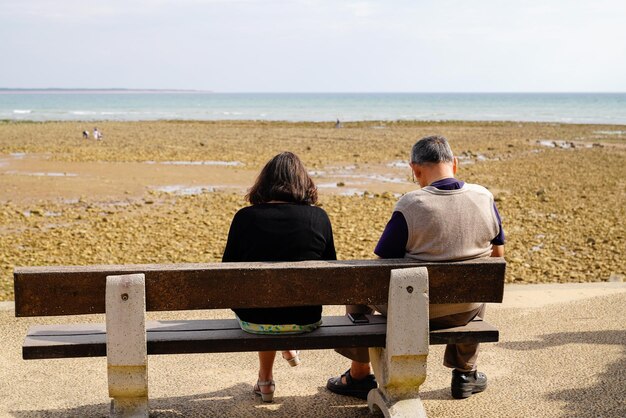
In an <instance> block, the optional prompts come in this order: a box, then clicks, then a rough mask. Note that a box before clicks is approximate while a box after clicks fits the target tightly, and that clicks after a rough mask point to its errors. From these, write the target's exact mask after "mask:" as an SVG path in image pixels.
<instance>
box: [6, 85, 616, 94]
mask: <svg viewBox="0 0 626 418" xmlns="http://www.w3.org/2000/svg"><path fill="white" fill-rule="evenodd" d="M83 91H84V92H96V93H99V92H129V93H143V92H155V93H170V92H171V93H206V94H311V95H315V94H398V95H401V94H496V95H497V94H521V95H523V94H532V95H539V94H548V95H551V94H556V95H559V94H626V91H584V90H579V91H462V90H459V91H219V90H204V89H176V88H130V87H76V88H74V87H0V92H18V93H19V92H42V93H54V92H83Z"/></svg>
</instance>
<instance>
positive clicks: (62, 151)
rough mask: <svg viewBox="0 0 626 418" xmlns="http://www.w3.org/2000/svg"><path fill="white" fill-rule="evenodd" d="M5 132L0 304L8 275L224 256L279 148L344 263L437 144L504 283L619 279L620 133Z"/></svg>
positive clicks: (389, 125) (366, 254)
mask: <svg viewBox="0 0 626 418" xmlns="http://www.w3.org/2000/svg"><path fill="white" fill-rule="evenodd" d="M97 127H98V129H99V130H100V131H101V132H102V133H103V134H104V139H103V140H102V141H94V140H93V139H89V140H85V139H83V138H82V136H81V132H82V131H83V130H85V129H93V123H92V122H89V124H88V123H85V122H42V123H35V122H11V121H5V122H0V202H1V206H0V300H12V299H13V285H12V273H13V269H14V267H15V266H38V265H82V264H128V263H133V264H135V263H179V262H214V261H219V260H221V255H222V251H223V248H224V245H225V242H226V238H227V234H228V228H229V225H230V221H231V219H232V216H233V215H234V213H235V212H236V211H237V210H238V209H239V208H241V207H243V206H245V205H246V202H245V199H244V196H245V192H246V189H247V188H248V187H249V186H250V185H251V184H252V182H253V181H254V178H255V176H256V174H257V173H258V172H259V170H260V169H261V168H262V166H263V164H264V163H265V162H266V161H267V160H268V159H269V158H271V157H272V156H273V155H275V154H276V153H278V152H281V151H284V150H289V151H293V152H295V153H296V154H298V155H299V156H300V157H301V158H302V160H303V161H304V163H305V164H306V166H307V168H308V169H309V171H310V173H311V175H312V177H313V179H314V180H315V182H316V184H317V185H318V187H319V192H320V205H321V206H322V207H323V208H324V209H325V210H326V211H327V212H328V214H329V216H330V218H331V222H332V224H333V230H334V234H335V243H336V247H337V255H338V258H340V259H365V258H372V257H374V254H373V248H374V246H375V245H376V242H377V240H378V238H379V237H380V234H381V232H382V230H383V228H384V226H385V224H386V222H387V220H388V219H389V216H390V215H391V212H392V210H393V206H394V203H395V201H396V200H397V199H398V197H399V196H401V195H402V193H406V192H408V191H410V190H413V189H414V188H415V187H416V185H414V184H413V183H412V182H411V179H410V171H409V169H408V164H407V162H408V158H409V155H408V154H409V150H410V147H411V145H412V144H413V143H414V142H415V141H416V140H417V139H419V138H421V137H423V136H426V135H431V134H441V135H444V136H446V137H447V138H448V139H449V140H450V143H451V146H452V149H453V151H454V152H455V154H456V155H457V156H458V157H459V160H460V167H459V171H458V173H457V177H459V178H460V179H462V180H464V181H466V182H471V183H478V184H482V185H484V186H485V187H487V188H489V189H490V190H491V191H492V193H493V194H494V196H495V198H496V204H497V206H498V209H499V211H500V214H501V215H502V220H503V225H504V228H505V233H506V236H507V244H506V247H505V248H506V260H507V262H508V270H507V282H509V283H578V282H592V281H613V282H619V281H624V278H625V275H626V270H625V269H626V267H625V264H626V263H624V260H623V254H624V253H625V250H626V227H625V225H626V223H625V221H624V217H625V215H626V205H625V202H626V199H625V197H626V190H625V189H626V168H625V167H626V126H623V125H575V124H555V123H518V122H379V121H371V122H358V123H356V122H355V123H344V124H343V125H342V127H341V128H339V129H338V128H336V127H335V125H334V123H309V122H306V123H305V122H302V123H293V122H260V121H228V122H227V121H220V122H188V121H159V122H98V123H97Z"/></svg>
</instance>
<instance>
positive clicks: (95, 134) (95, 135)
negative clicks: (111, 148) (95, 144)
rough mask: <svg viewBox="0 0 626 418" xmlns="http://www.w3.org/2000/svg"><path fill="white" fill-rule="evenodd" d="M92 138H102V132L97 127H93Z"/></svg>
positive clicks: (97, 139)
mask: <svg viewBox="0 0 626 418" xmlns="http://www.w3.org/2000/svg"><path fill="white" fill-rule="evenodd" d="M93 139H95V140H96V141H100V140H101V139H102V133H101V132H100V131H99V130H98V128H93Z"/></svg>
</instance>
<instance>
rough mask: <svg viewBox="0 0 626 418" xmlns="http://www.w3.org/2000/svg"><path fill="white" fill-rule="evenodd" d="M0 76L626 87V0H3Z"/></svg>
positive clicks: (10, 82)
mask: <svg viewBox="0 0 626 418" xmlns="http://www.w3.org/2000/svg"><path fill="white" fill-rule="evenodd" d="M0 87H32V88H43V87H65V88H71V87H80V88H98V87H102V88H112V87H123V88H175V89H201V90H212V91H216V92H497V91H501V92H502V91H503V92H511V91H512V92H518V91H520V92H524V91H532V92H539V91H550V92H554V91H576V92H578V91H592V92H594V91H621V92H624V91H626V0H594V1H578V0H524V1H501V0H484V1H483V0H473V1H467V0H431V1H428V0H406V1H403V0H398V1H393V0H388V1H383V0H380V1H374V0H372V1H352V0H346V1H341V0H334V1H333V0H106V1H105V0H98V1H91V0H0Z"/></svg>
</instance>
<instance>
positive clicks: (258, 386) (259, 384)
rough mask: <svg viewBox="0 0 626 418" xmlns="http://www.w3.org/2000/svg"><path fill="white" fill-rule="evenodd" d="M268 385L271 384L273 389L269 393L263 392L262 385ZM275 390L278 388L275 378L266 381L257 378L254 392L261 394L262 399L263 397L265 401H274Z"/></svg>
mask: <svg viewBox="0 0 626 418" xmlns="http://www.w3.org/2000/svg"><path fill="white" fill-rule="evenodd" d="M266 386H269V387H270V389H271V390H270V391H269V392H268V393H263V392H261V387H266ZM275 390H276V384H275V383H274V381H273V380H266V381H260V380H257V381H256V385H254V393H256V394H257V395H260V396H261V399H263V402H272V401H273V400H274V391H275Z"/></svg>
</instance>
